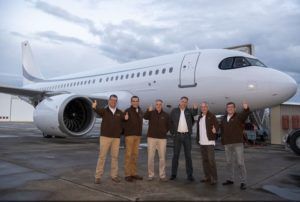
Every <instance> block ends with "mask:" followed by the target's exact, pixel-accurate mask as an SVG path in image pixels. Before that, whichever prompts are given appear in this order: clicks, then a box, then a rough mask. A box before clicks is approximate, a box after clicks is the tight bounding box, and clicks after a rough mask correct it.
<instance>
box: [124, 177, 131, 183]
mask: <svg viewBox="0 0 300 202" xmlns="http://www.w3.org/2000/svg"><path fill="white" fill-rule="evenodd" d="M125 180H126V181H127V182H133V177H131V176H127V177H125Z"/></svg>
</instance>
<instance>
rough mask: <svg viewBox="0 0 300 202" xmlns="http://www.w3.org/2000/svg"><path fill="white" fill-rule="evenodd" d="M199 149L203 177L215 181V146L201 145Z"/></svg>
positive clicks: (216, 177)
mask: <svg viewBox="0 0 300 202" xmlns="http://www.w3.org/2000/svg"><path fill="white" fill-rule="evenodd" d="M200 149H201V155H202V166H203V172H204V176H205V179H208V180H210V181H212V182H215V181H217V179H218V176H217V168H216V161H215V146H214V145H201V147H200Z"/></svg>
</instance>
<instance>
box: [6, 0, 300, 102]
mask: <svg viewBox="0 0 300 202" xmlns="http://www.w3.org/2000/svg"><path fill="white" fill-rule="evenodd" d="M299 36H300V1H298V0H285V1H282V0H251V1H246V0H244V1H242V0H224V1H221V0H166V1H161V0H126V1H125V0H51V1H50V0H48V1H47V0H23V1H22V0H0V83H1V84H5V85H14V86H21V85H22V77H21V74H22V72H21V42H22V41H25V40H28V41H29V42H30V45H31V48H32V51H33V55H34V59H35V63H36V65H37V66H38V67H40V69H41V72H42V73H43V74H44V75H46V76H45V77H48V78H50V77H55V76H61V75H65V74H70V73H76V72H80V71H86V70H90V69H96V68H108V67H109V66H112V65H113V64H117V63H125V62H129V61H135V60H138V59H144V58H149V57H155V56H161V55H164V54H170V53H177V52H181V51H187V50H193V49H195V48H200V49H206V48H224V47H231V46H236V45H242V44H248V43H251V44H253V45H254V47H255V52H254V54H255V56H256V57H258V58H259V59H260V60H261V61H262V62H264V63H265V64H266V65H267V66H269V67H272V68H275V69H278V70H280V71H283V72H285V73H287V74H289V75H290V76H292V77H293V78H294V79H295V80H296V81H297V82H298V84H299V83H300V37H299ZM298 89H300V85H299V87H298ZM299 92H300V91H299V90H298V92H297V94H296V95H295V96H294V97H293V98H292V99H291V100H290V101H294V102H300V93H299Z"/></svg>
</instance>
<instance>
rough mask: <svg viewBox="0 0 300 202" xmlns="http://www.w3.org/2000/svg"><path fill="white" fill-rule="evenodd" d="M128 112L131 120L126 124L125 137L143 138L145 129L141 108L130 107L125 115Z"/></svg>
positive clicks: (126, 121)
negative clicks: (143, 129)
mask: <svg viewBox="0 0 300 202" xmlns="http://www.w3.org/2000/svg"><path fill="white" fill-rule="evenodd" d="M126 112H128V116H129V119H128V120H125V122H124V135H125V136H133V135H134V136H141V135H142V128H143V111H142V110H141V108H140V107H139V108H138V112H136V108H134V107H132V106H131V107H129V108H128V109H126V110H125V114H126Z"/></svg>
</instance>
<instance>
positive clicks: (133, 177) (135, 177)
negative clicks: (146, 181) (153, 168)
mask: <svg viewBox="0 0 300 202" xmlns="http://www.w3.org/2000/svg"><path fill="white" fill-rule="evenodd" d="M131 178H132V179H134V180H143V177H142V176H139V175H133V176H131Z"/></svg>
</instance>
